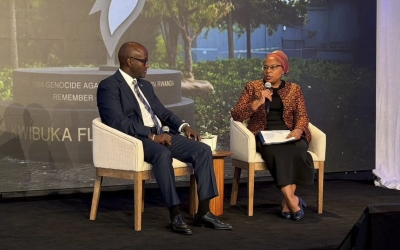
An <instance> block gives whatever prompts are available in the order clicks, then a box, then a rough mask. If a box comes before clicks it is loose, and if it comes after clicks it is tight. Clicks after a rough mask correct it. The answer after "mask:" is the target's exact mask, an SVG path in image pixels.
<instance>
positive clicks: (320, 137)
mask: <svg viewBox="0 0 400 250" xmlns="http://www.w3.org/2000/svg"><path fill="white" fill-rule="evenodd" d="M308 124H309V125H308V128H309V129H310V132H311V142H310V144H309V145H308V150H309V151H311V152H313V153H314V154H315V155H316V156H317V157H318V161H325V152H326V135H325V133H324V132H322V131H321V130H320V129H318V128H317V127H315V126H314V125H312V124H311V123H308Z"/></svg>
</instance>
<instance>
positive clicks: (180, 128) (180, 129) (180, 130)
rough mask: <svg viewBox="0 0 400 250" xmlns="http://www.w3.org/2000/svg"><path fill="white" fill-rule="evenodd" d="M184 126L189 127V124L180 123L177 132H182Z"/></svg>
mask: <svg viewBox="0 0 400 250" xmlns="http://www.w3.org/2000/svg"><path fill="white" fill-rule="evenodd" d="M185 125H187V126H189V127H190V125H189V123H186V122H185V123H182V125H181V126H180V127H179V129H178V131H179V132H183V131H182V129H183V127H184V126H185Z"/></svg>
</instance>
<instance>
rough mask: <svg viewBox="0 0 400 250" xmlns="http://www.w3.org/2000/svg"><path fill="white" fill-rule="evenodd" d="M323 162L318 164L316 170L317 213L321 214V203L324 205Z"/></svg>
mask: <svg viewBox="0 0 400 250" xmlns="http://www.w3.org/2000/svg"><path fill="white" fill-rule="evenodd" d="M324 168H325V166H324V162H323V161H321V162H319V168H318V173H317V174H318V213H319V214H322V211H323V203H324V173H325V169H324Z"/></svg>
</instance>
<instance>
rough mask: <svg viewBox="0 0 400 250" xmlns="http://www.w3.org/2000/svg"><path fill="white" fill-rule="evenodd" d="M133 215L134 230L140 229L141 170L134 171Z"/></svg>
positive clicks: (141, 200)
mask: <svg viewBox="0 0 400 250" xmlns="http://www.w3.org/2000/svg"><path fill="white" fill-rule="evenodd" d="M133 178H134V180H133V183H134V184H133V185H134V187H133V188H134V203H135V205H134V209H135V211H134V217H135V231H140V230H142V207H143V205H142V203H143V177H142V173H141V172H134V177H133Z"/></svg>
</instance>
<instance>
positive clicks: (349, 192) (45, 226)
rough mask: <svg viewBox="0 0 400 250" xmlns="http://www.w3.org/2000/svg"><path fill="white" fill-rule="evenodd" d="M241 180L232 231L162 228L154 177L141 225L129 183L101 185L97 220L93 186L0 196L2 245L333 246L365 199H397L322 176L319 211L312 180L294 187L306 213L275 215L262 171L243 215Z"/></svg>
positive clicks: (275, 200) (183, 192)
mask: <svg viewBox="0 0 400 250" xmlns="http://www.w3.org/2000/svg"><path fill="white" fill-rule="evenodd" d="M177 189H178V193H179V195H180V197H181V210H182V211H183V215H184V216H185V218H186V220H187V222H188V223H189V224H190V225H191V224H192V220H191V218H190V215H189V214H188V212H187V209H188V203H189V188H188V183H187V182H185V181H182V182H179V187H178V188H177ZM246 190H247V187H246V183H242V184H241V185H240V189H239V196H238V204H237V205H236V206H231V205H229V197H230V191H231V184H230V182H229V181H227V183H226V184H225V200H224V202H225V203H224V214H223V215H222V216H220V219H221V220H223V221H224V222H227V223H230V224H232V225H233V226H234V229H233V230H232V231H216V230H213V229H208V228H197V227H192V230H193V235H191V236H183V235H178V234H174V233H172V232H171V231H169V230H168V217H169V213H168V210H167V209H166V207H165V205H164V203H163V202H162V199H161V197H160V193H159V191H158V188H157V187H156V185H155V184H152V183H150V184H148V185H147V188H146V196H145V210H144V213H143V221H142V231H140V232H136V231H134V229H133V227H134V221H133V192H132V190H120V191H107V189H106V188H105V189H103V192H102V194H101V197H100V204H99V210H98V214H97V219H96V220H95V221H90V220H89V212H90V206H91V198H92V197H91V193H90V192H89V193H85V192H78V191H76V193H70V194H59V192H56V191H55V192H54V194H48V195H45V196H36V197H35V196H30V197H25V198H21V197H19V198H4V197H3V199H2V200H1V201H0V225H1V226H0V242H1V244H0V249H24V248H25V249H176V248H180V249H336V248H337V247H338V246H339V245H340V243H341V242H342V240H343V239H344V238H345V236H346V235H347V234H348V233H349V231H350V230H351V229H352V227H353V226H354V224H355V223H356V222H357V220H358V219H359V218H360V216H361V214H362V213H363V211H364V210H365V208H366V207H367V206H368V205H370V204H384V203H394V202H399V201H400V191H398V190H389V189H384V188H380V187H375V186H374V185H373V182H372V181H371V180H368V181H362V180H345V179H332V178H331V179H327V180H326V182H325V189H324V190H325V193H324V213H323V214H317V212H316V211H317V207H316V205H317V185H316V184H314V185H313V186H301V187H299V188H298V192H297V194H298V195H299V196H301V197H302V198H303V199H304V200H305V201H306V202H307V204H308V205H309V206H308V207H307V208H305V217H304V218H303V219H302V220H300V221H297V222H295V221H290V220H285V219H282V218H280V217H279V216H278V214H279V211H280V202H281V199H282V198H281V195H280V192H279V190H278V189H277V188H276V187H275V186H274V184H273V183H272V182H271V181H269V180H268V178H267V177H258V178H256V184H255V190H256V192H255V199H254V202H255V206H254V216H253V217H248V216H247V215H246V211H247V210H246Z"/></svg>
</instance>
